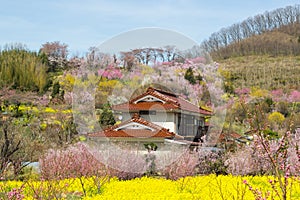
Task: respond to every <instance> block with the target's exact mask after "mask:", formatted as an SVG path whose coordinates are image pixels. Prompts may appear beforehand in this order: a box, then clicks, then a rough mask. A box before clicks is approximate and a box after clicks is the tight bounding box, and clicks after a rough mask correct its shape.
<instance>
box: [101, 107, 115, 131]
mask: <svg viewBox="0 0 300 200" xmlns="http://www.w3.org/2000/svg"><path fill="white" fill-rule="evenodd" d="M99 123H100V126H101V128H103V129H104V128H106V127H108V126H110V125H114V124H115V123H116V120H115V118H114V116H113V113H112V110H111V107H110V105H109V104H108V103H106V104H104V105H103V106H102V112H101V114H100V116H99Z"/></svg>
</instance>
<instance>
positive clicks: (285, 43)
mask: <svg viewBox="0 0 300 200" xmlns="http://www.w3.org/2000/svg"><path fill="white" fill-rule="evenodd" d="M201 45H202V47H203V48H204V49H205V50H206V51H208V52H210V55H211V56H212V58H213V59H214V60H215V61H217V62H218V63H220V66H221V67H222V69H223V70H224V71H226V73H224V76H225V79H226V82H227V84H228V85H227V90H229V91H230V90H231V89H233V88H253V87H258V88H264V89H267V90H273V89H278V88H283V89H287V90H288V89H297V90H299V89H300V76H299V74H300V5H295V6H288V7H285V8H279V9H276V10H273V11H270V12H265V13H263V14H259V15H256V16H254V17H249V18H248V19H246V20H244V21H242V22H240V23H236V24H233V25H231V26H229V27H227V28H223V29H221V30H220V31H218V32H215V33H213V34H212V35H211V36H210V38H209V39H208V40H205V41H204V42H203V43H202V44H201Z"/></svg>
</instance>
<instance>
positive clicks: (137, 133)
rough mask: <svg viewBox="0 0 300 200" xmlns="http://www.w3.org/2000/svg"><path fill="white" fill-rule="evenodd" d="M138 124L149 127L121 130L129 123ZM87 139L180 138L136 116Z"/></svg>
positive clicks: (92, 134) (90, 135)
mask: <svg viewBox="0 0 300 200" xmlns="http://www.w3.org/2000/svg"><path fill="white" fill-rule="evenodd" d="M132 122H134V123H138V124H141V125H144V126H146V127H149V129H143V128H142V129H130V128H126V129H122V127H124V126H126V125H128V124H130V123H132ZM120 128H121V129H120ZM88 136H89V137H108V138H122V137H124V138H128V137H132V138H181V136H179V135H176V134H175V133H173V132H170V131H169V130H168V129H166V128H163V127H161V126H159V125H156V124H153V123H151V122H149V121H146V120H145V119H143V118H141V117H140V116H139V115H138V114H134V116H133V117H132V118H131V119H130V120H127V121H125V122H122V123H120V124H118V125H115V126H112V127H109V128H107V129H105V130H103V131H100V132H97V133H91V134H88Z"/></svg>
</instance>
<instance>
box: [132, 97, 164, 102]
mask: <svg viewBox="0 0 300 200" xmlns="http://www.w3.org/2000/svg"><path fill="white" fill-rule="evenodd" d="M139 102H161V103H166V102H165V101H163V100H161V99H159V98H157V97H155V96H152V95H146V96H143V97H141V98H139V99H137V100H135V101H134V102H133V103H134V104H137V103H139Z"/></svg>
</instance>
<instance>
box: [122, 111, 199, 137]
mask: <svg viewBox="0 0 300 200" xmlns="http://www.w3.org/2000/svg"><path fill="white" fill-rule="evenodd" d="M132 114H133V113H123V114H122V116H123V118H122V121H126V120H129V119H131V117H132ZM140 116H141V117H142V118H144V119H145V120H147V121H150V122H152V123H154V124H157V125H159V126H161V127H164V128H166V129H169V131H171V132H174V133H177V134H179V135H181V136H184V137H185V138H186V139H188V140H194V139H195V138H196V137H197V138H198V139H199V138H200V137H202V135H203V134H204V132H203V128H204V118H203V117H201V116H197V115H191V114H189V113H175V112H173V113H171V112H159V111H156V112H152V113H151V112H149V113H148V114H140Z"/></svg>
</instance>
